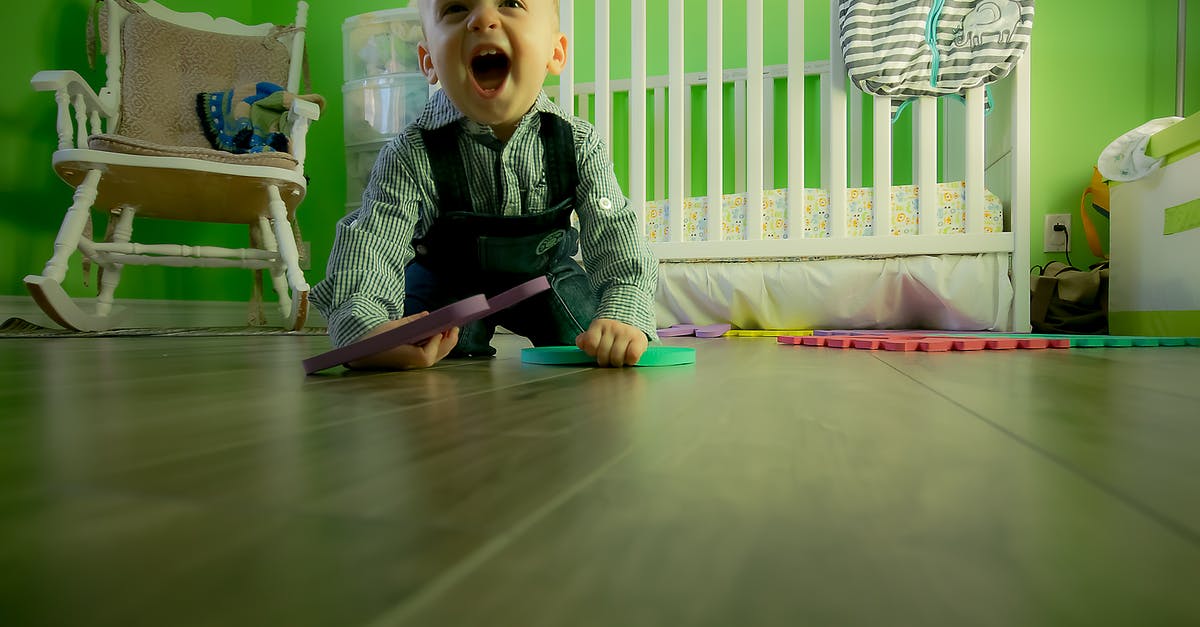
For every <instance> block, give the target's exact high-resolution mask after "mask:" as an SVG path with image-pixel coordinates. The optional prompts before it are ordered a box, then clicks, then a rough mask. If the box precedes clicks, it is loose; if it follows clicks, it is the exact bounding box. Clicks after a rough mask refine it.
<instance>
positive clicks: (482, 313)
mask: <svg viewBox="0 0 1200 627" xmlns="http://www.w3.org/2000/svg"><path fill="white" fill-rule="evenodd" d="M548 289H550V281H549V280H548V279H547V278H546V277H545V276H539V277H535V278H533V279H530V280H528V281H525V282H524V283H521V284H519V285H517V286H515V287H512V288H510V289H507V290H505V291H503V292H500V293H499V294H496V295H495V296H492V297H491V298H486V297H485V296H484V295H483V294H476V295H475V296H470V297H468V298H464V299H462V300H460V301H458V302H454V303H450V304H449V305H446V306H445V307H442V308H441V309H437V310H435V311H432V312H430V314H429V315H428V316H425V317H423V318H420V319H417V320H414V321H412V322H410V323H408V324H405V325H403V326H399V327H396V328H395V329H392V330H390V331H385V332H383V333H380V334H379V335H375V336H372V337H369V338H367V339H365V340H359V341H357V342H354V343H352V344H347V345H346V346H343V347H341V348H335V349H333V350H331V351H327V352H324V353H321V354H320V355H316V356H314V357H310V358H308V359H305V360H304V361H303V365H304V371H305V373H307V374H312V373H314V372H318V371H321V370H325V369H326V368H332V367H334V366H338V365H341V364H345V363H349V362H352V361H354V360H356V359H362V358H364V357H370V356H371V355H375V354H378V353H382V352H383V351H386V350H389V349H392V348H395V347H397V346H404V345H405V344H417V343H419V342H422V341H424V340H427V339H429V338H431V337H433V336H435V335H437V334H438V333H441V332H443V331H447V330H449V329H452V328H454V327H461V326H463V325H465V324H470V323H472V322H474V321H476V320H481V319H483V318H486V317H487V316H489V315H491V314H493V313H496V312H498V311H503V310H505V309H508V308H509V307H512V306H513V305H516V304H517V303H519V302H521V301H523V300H525V299H527V298H529V297H530V296H533V295H535V294H539V293H541V292H544V291H546V290H548Z"/></svg>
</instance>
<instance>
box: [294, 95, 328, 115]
mask: <svg viewBox="0 0 1200 627" xmlns="http://www.w3.org/2000/svg"><path fill="white" fill-rule="evenodd" d="M292 116H293V117H302V118H306V119H308V120H319V119H321V107H320V106H319V105H317V103H315V102H309V101H308V100H303V99H301V98H296V99H295V100H293V101H292Z"/></svg>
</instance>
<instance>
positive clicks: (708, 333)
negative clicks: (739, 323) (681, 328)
mask: <svg viewBox="0 0 1200 627" xmlns="http://www.w3.org/2000/svg"><path fill="white" fill-rule="evenodd" d="M732 328H733V326H732V325H728V324H710V325H707V326H702V327H696V337H721V336H722V335H725V334H726V333H728V332H729V330H730V329H732Z"/></svg>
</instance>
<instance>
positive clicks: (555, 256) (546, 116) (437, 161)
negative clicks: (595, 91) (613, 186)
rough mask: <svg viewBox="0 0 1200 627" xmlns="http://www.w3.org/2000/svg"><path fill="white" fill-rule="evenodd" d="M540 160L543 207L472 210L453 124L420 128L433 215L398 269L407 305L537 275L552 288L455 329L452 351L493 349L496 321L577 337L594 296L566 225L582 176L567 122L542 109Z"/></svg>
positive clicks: (527, 332) (541, 335) (554, 339)
mask: <svg viewBox="0 0 1200 627" xmlns="http://www.w3.org/2000/svg"><path fill="white" fill-rule="evenodd" d="M539 115H540V116H541V132H540V136H541V140H542V146H543V148H544V149H545V163H546V199H547V202H546V205H547V206H548V207H549V208H548V209H547V210H546V211H543V212H541V213H537V214H532V215H521V216H496V215H488V214H482V213H476V212H475V211H474V209H473V207H472V203H471V197H470V192H469V190H468V186H467V173H466V168H465V166H464V165H463V160H462V154H461V152H460V151H459V147H458V136H459V126H458V125H457V124H449V125H447V126H444V127H442V128H439V129H434V130H423V131H421V133H422V136H423V138H424V141H425V148H426V150H427V151H428V153H429V162H430V165H431V166H432V168H433V179H434V184H435V186H436V189H437V194H438V209H439V211H438V216H437V217H436V218H435V219H434V222H433V224H432V225H431V226H430V228H429V230H428V232H427V233H426V234H425V237H423V238H422V239H420V240H417V241H414V242H413V246H414V248H415V250H416V256H415V257H414V259H413V261H412V262H411V263H410V264H409V265H408V267H407V268H406V269H405V273H404V276H405V285H406V288H405V300H404V314H405V315H412V314H414V313H417V312H420V311H433V310H435V309H438V308H439V307H443V306H445V305H448V304H450V303H452V302H454V301H456V300H459V299H462V298H465V297H467V296H471V295H473V294H480V293H482V294H486V295H488V296H492V295H494V294H497V293H499V292H502V291H504V290H506V289H508V288H510V287H513V286H515V285H517V284H518V283H521V282H524V281H527V280H529V279H532V278H534V277H537V276H538V275H545V276H546V277H547V278H548V279H549V280H550V288H551V289H550V290H549V291H546V292H543V293H541V294H538V295H537V296H534V297H532V298H529V299H528V300H525V301H523V302H521V303H520V304H518V305H516V306H514V307H511V308H509V309H507V310H505V311H502V312H499V313H497V314H495V315H493V316H489V317H487V318H484V319H483V320H480V321H478V322H474V323H471V324H469V325H467V326H466V327H463V328H462V329H460V330H459V339H458V346H457V347H456V348H455V350H454V351H453V352H452V353H451V354H452V355H458V356H465V355H495V354H496V350H495V349H494V348H492V347H491V345H490V341H491V338H492V334H493V333H494V332H495V330H496V325H501V326H503V327H504V328H506V329H508V330H510V331H512V332H514V333H517V334H519V335H523V336H525V337H527V338H529V340H530V341H531V342H533V344H534V346H564V345H574V344H575V336H576V335H578V334H580V333H582V332H583V331H585V330H587V327H588V325H589V324H591V322H592V318H593V317H594V316H595V314H596V307H597V301H596V295H595V293H594V292H593V291H592V288H591V285H590V283H589V282H588V278H587V275H586V274H584V272H583V268H581V267H580V266H579V264H578V263H576V262H575V260H574V259H572V258H571V256H572V255H574V254H575V253H576V251H578V249H579V233H578V232H577V231H576V230H575V229H574V228H572V226H571V211H572V210H573V209H574V208H575V188H576V187H577V186H578V183H579V175H578V170H577V168H576V161H575V145H574V139H573V135H572V128H571V125H570V124H569V123H567V122H566V121H565V120H563V119H562V118H560V117H558V116H556V115H554V114H551V113H545V112H543V113H540V114H539Z"/></svg>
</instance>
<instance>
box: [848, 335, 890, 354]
mask: <svg viewBox="0 0 1200 627" xmlns="http://www.w3.org/2000/svg"><path fill="white" fill-rule="evenodd" d="M882 341H883V340H881V339H880V338H877V337H856V338H854V339H853V340H851V341H850V345H851V346H853V347H854V348H857V349H859V350H869V351H873V350H876V349H878V348H879V343H880V342H882Z"/></svg>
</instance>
